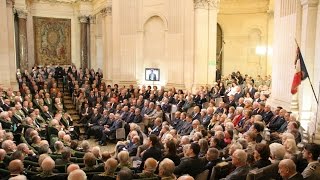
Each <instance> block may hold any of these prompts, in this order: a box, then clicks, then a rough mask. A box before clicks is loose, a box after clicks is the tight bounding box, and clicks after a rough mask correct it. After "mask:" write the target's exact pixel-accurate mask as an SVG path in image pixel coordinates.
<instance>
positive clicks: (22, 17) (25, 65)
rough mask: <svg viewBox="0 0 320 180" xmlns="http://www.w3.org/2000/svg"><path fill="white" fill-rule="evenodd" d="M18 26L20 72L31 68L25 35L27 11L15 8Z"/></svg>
mask: <svg viewBox="0 0 320 180" xmlns="http://www.w3.org/2000/svg"><path fill="white" fill-rule="evenodd" d="M17 13H18V18H19V20H18V24H19V25H18V26H19V31H18V32H19V37H18V38H19V63H20V66H19V67H20V69H21V72H23V71H24V70H25V69H29V68H31V67H30V66H29V62H28V46H27V45H28V44H27V42H28V37H27V16H28V13H27V12H26V11H24V10H17Z"/></svg>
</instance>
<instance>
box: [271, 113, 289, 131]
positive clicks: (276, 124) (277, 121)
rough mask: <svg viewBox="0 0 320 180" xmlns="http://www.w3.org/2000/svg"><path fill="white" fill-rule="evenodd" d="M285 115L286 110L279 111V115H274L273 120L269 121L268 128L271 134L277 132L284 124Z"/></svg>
mask: <svg viewBox="0 0 320 180" xmlns="http://www.w3.org/2000/svg"><path fill="white" fill-rule="evenodd" d="M285 113H286V110H284V109H281V110H280V111H279V115H275V116H276V117H275V118H272V120H271V121H270V123H269V125H268V127H269V129H270V131H271V132H274V131H277V130H278V129H279V128H280V127H281V126H282V124H283V123H285V121H286V120H285V119H284V115H285Z"/></svg>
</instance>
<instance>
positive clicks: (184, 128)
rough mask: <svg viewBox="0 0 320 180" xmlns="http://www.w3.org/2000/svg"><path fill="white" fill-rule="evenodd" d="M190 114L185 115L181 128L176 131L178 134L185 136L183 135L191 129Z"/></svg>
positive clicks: (187, 133)
mask: <svg viewBox="0 0 320 180" xmlns="http://www.w3.org/2000/svg"><path fill="white" fill-rule="evenodd" d="M192 129H193V128H192V116H191V115H187V117H186V121H185V123H184V124H183V126H182V127H181V129H180V130H179V131H178V134H179V135H180V136H185V135H189V134H190V133H191V131H192Z"/></svg>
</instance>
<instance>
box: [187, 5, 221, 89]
mask: <svg viewBox="0 0 320 180" xmlns="http://www.w3.org/2000/svg"><path fill="white" fill-rule="evenodd" d="M219 2H220V1H219V0H194V8H195V10H194V11H195V14H194V16H195V18H194V19H195V24H194V28H195V42H194V43H195V45H194V49H195V59H194V64H195V66H194V83H193V89H194V88H197V87H199V86H200V85H206V84H212V83H213V82H214V80H215V74H216V41H217V37H216V31H217V13H218V5H219Z"/></svg>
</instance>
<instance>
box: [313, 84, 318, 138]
mask: <svg viewBox="0 0 320 180" xmlns="http://www.w3.org/2000/svg"><path fill="white" fill-rule="evenodd" d="M319 97H320V82H319V92H318V98H319ZM318 113H319V103H317V112H316V122H315V123H314V131H313V133H312V142H314V140H315V138H316V132H317V126H318Z"/></svg>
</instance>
